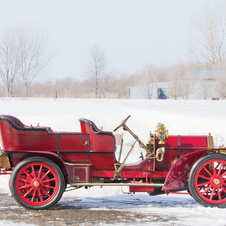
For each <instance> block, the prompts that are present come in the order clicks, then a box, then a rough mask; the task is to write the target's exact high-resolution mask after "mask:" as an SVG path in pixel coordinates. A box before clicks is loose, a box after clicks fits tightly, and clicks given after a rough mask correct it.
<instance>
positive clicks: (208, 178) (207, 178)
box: [198, 175, 211, 181]
mask: <svg viewBox="0 0 226 226" xmlns="http://www.w3.org/2000/svg"><path fill="white" fill-rule="evenodd" d="M198 177H201V178H203V179H206V180H208V181H209V180H210V179H211V178H210V177H205V176H203V175H198Z"/></svg>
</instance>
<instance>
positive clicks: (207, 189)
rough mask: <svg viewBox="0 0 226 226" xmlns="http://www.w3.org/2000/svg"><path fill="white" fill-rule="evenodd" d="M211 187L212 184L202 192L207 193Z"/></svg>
mask: <svg viewBox="0 0 226 226" xmlns="http://www.w3.org/2000/svg"><path fill="white" fill-rule="evenodd" d="M210 188H211V185H209V186H208V188H206V190H205V191H204V192H202V193H203V194H204V193H206V192H207V191H209V190H210Z"/></svg>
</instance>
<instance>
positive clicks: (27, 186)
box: [19, 184, 31, 189]
mask: <svg viewBox="0 0 226 226" xmlns="http://www.w3.org/2000/svg"><path fill="white" fill-rule="evenodd" d="M30 187H31V185H30V184H28V185H24V186H21V187H19V189H25V188H30Z"/></svg>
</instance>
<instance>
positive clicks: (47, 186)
mask: <svg viewBox="0 0 226 226" xmlns="http://www.w3.org/2000/svg"><path fill="white" fill-rule="evenodd" d="M43 187H46V188H50V189H53V190H55V189H56V187H53V186H50V185H44V184H43Z"/></svg>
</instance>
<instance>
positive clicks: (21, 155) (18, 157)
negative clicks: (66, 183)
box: [8, 151, 68, 178]
mask: <svg viewBox="0 0 226 226" xmlns="http://www.w3.org/2000/svg"><path fill="white" fill-rule="evenodd" d="M8 155H9V158H10V162H11V163H12V164H11V165H12V166H13V167H15V166H16V165H17V164H18V163H19V162H21V161H22V160H24V159H26V158H29V157H35V156H41V157H44V158H47V159H50V160H52V161H53V162H54V163H55V164H56V165H58V166H59V168H60V169H61V171H62V172H63V174H64V177H65V178H68V170H67V167H66V165H65V163H64V161H63V160H62V159H61V158H60V157H59V155H58V154H56V153H54V152H50V151H26V152H8Z"/></svg>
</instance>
